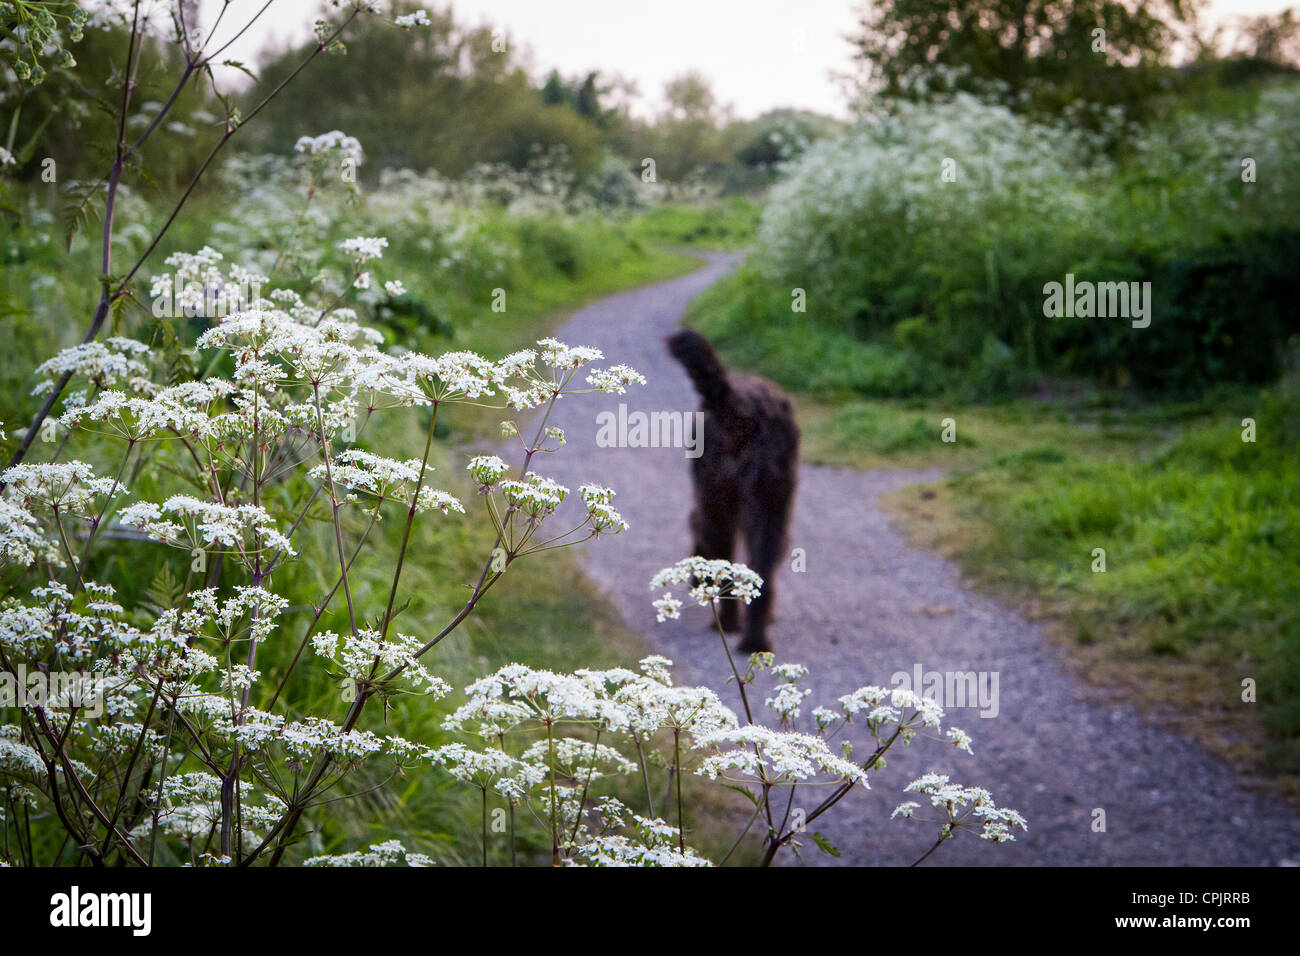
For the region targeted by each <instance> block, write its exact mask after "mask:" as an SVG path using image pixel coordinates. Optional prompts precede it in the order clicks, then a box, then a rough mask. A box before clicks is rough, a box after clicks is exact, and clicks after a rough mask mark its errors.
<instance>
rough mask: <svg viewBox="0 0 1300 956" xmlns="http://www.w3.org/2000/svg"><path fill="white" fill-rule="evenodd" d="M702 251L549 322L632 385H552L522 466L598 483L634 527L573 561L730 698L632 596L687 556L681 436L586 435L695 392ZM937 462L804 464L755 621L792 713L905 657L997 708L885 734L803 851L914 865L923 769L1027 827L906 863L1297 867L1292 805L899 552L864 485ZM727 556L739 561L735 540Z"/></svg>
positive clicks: (701, 627) (702, 654)
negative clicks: (905, 738) (861, 782)
mask: <svg viewBox="0 0 1300 956" xmlns="http://www.w3.org/2000/svg"><path fill="white" fill-rule="evenodd" d="M706 259H707V262H706V264H705V265H704V267H703V268H701V269H700V270H698V271H696V272H694V273H692V274H690V275H687V276H685V277H683V278H679V279H675V280H672V281H669V282H664V283H660V284H658V285H654V286H650V287H647V288H643V289H639V290H636V291H632V292H627V293H623V294H621V295H616V296H612V297H610V298H607V299H603V300H601V301H599V302H597V303H595V304H593V305H591V306H590V307H588V308H586V309H584V310H582V311H581V312H579V313H577V314H576V315H575V316H574V317H573V318H572V319H571V320H570V321H569V322H568V323H566V324H565V325H564V326H563V327H562V328H560V329H559V330H558V331H557V332H556V336H557V337H558V338H559V339H560V340H561V341H564V342H568V343H570V344H575V345H578V344H580V345H590V346H595V347H597V348H600V349H602V350H603V351H604V352H605V355H606V358H607V359H608V360H609V361H610V362H611V363H616V362H626V363H627V364H629V365H632V366H633V367H634V368H636V369H637V370H638V371H640V372H641V373H642V374H644V375H645V376H646V378H647V379H648V380H649V385H648V386H647V387H645V388H633V389H630V390H629V392H628V394H627V395H625V396H610V395H596V396H587V395H583V396H573V397H568V398H566V399H564V405H563V406H562V407H561V408H560V409H559V410H558V411H559V412H560V413H561V414H559V415H558V416H557V418H558V420H559V422H560V423H561V424H562V425H563V426H564V428H565V431H566V434H567V438H568V444H567V446H566V447H565V448H564V449H563V450H562V451H561V452H560V453H559V454H556V455H554V456H553V457H552V456H548V458H549V460H548V461H546V462H544V463H541V466H542V471H543V472H544V473H546V474H550V475H553V476H554V477H555V478H557V479H558V480H559V481H561V482H562V483H564V484H566V485H568V486H569V487H571V488H575V489H576V488H577V486H578V485H579V484H581V483H584V482H596V483H600V484H607V485H609V486H611V487H613V488H614V489H616V491H617V493H618V497H617V499H616V500H615V504H616V505H617V506H618V508H619V509H620V510H621V511H622V513H623V516H624V518H625V519H626V520H627V521H628V523H629V524H630V526H631V528H630V530H629V531H627V532H625V533H624V534H621V535H618V536H615V537H608V538H605V539H601V540H599V541H596V542H592V544H591V545H589V546H586V547H584V548H583V549H580V550H581V551H582V560H583V562H584V567H585V570H586V573H587V574H588V576H589V577H590V579H591V580H592V581H593V582H595V584H596V585H597V586H598V587H599V588H601V589H602V590H603V591H604V592H605V593H606V594H607V596H608V597H609V599H610V600H611V601H612V602H613V603H614V604H615V606H617V607H618V608H619V610H620V611H621V613H622V614H623V616H624V617H625V618H626V620H627V621H628V622H629V624H630V625H631V626H632V627H634V628H636V629H638V630H640V631H641V632H643V633H644V634H645V636H646V639H647V640H648V641H649V642H650V644H651V645H653V646H654V647H655V648H656V649H657V650H658V651H659V652H660V653H662V654H664V655H666V656H667V657H670V658H672V659H673V661H674V662H675V665H676V666H675V668H674V674H675V678H676V680H677V681H678V682H679V683H699V684H705V685H708V686H710V687H712V688H713V689H714V690H715V691H716V692H717V693H718V694H719V695H720V696H721V697H722V699H723V701H724V702H726V703H727V704H728V705H729V706H732V707H735V708H736V709H739V707H738V699H737V696H736V692H735V689H734V687H732V686H730V685H728V684H727V679H728V677H729V676H730V670H729V668H728V665H727V661H726V658H725V656H724V655H723V652H722V647H721V645H720V642H719V640H718V637H717V634H716V633H715V632H713V631H712V629H711V618H710V616H709V615H708V614H707V612H706V611H703V610H701V609H698V608H686V609H684V611H683V617H682V619H681V620H679V621H669V622H666V623H664V624H656V623H655V613H654V609H653V608H652V607H651V604H650V602H651V599H652V597H654V596H657V595H652V594H651V592H650V590H649V587H648V584H649V580H650V578H651V576H652V575H653V574H654V573H655V572H656V571H658V570H659V569H660V568H663V567H666V566H668V565H670V564H672V563H673V562H674V561H676V560H677V559H679V558H682V557H685V556H687V555H688V554H689V553H690V547H691V542H690V535H689V532H688V529H687V513H688V511H689V508H690V468H689V462H688V461H687V460H686V458H685V453H684V452H683V450H682V449H680V448H605V447H598V446H597V442H596V436H597V420H596V416H597V414H598V412H599V411H601V410H605V409H612V410H614V411H615V412H617V405H618V402H625V403H626V405H627V410H628V412H629V413H631V412H634V411H637V410H642V411H646V412H651V411H681V412H687V411H692V410H694V409H695V408H696V407H697V399H696V397H695V394H694V392H693V391H692V390H691V386H690V383H689V381H688V380H687V378H686V376H685V374H684V373H683V372H682V370H681V368H680V367H679V366H678V365H677V364H676V363H675V362H673V360H672V359H671V358H670V357H669V355H668V353H667V351H666V349H665V348H664V345H663V338H664V336H665V335H667V334H668V333H669V332H671V331H672V330H673V329H674V328H676V327H677V326H678V324H679V322H680V320H681V316H682V312H683V310H684V309H685V307H686V305H687V303H688V302H690V300H691V299H692V298H694V297H695V296H696V295H698V294H699V293H700V292H702V291H703V290H704V289H705V288H707V287H708V286H709V285H710V284H712V283H713V282H715V281H716V280H717V279H719V278H720V277H722V276H723V275H725V274H726V273H727V272H728V271H729V270H730V269H732V268H733V267H734V266H735V264H736V262H737V261H738V257H737V256H735V255H732V254H722V253H717V254H710V255H708V256H707V257H706ZM706 440H707V436H706ZM939 477H941V474H940V473H939V472H916V471H910V472H909V471H870V472H858V471H853V470H850V469H841V468H823V467H814V466H808V465H805V466H804V467H803V468H802V469H801V471H800V478H799V492H798V496H797V499H796V506H795V513H794V522H793V528H792V532H791V542H790V544H791V547H792V548H802V549H803V550H804V552H805V554H806V562H807V570H806V571H805V572H804V573H796V572H794V571H793V570H792V569H791V566H790V563H789V562H787V564H786V566H785V567H784V568H783V570H782V571H781V573H780V575H779V577H778V581H777V600H776V613H777V617H776V621H775V623H774V625H773V627H772V631H771V635H772V639H773V641H774V643H775V645H776V648H777V660H778V661H789V662H795V663H801V664H804V665H806V666H807V667H808V668H809V670H810V672H811V673H810V675H809V677H808V678H807V679H806V680H805V681H804V682H802V683H803V685H804V686H806V687H808V688H811V689H812V691H813V693H812V694H811V696H810V697H809V698H808V699H807V701H806V703H805V706H804V718H805V719H806V718H807V715H808V713H809V712H810V711H811V710H812V708H813V707H815V706H817V705H819V704H825V705H827V706H834V705H835V698H836V697H837V696H838V695H840V694H845V693H848V692H850V691H852V690H853V689H855V688H857V687H859V686H861V685H864V684H880V685H886V686H888V685H889V683H890V678H891V675H893V674H895V673H896V672H899V671H906V672H908V673H913V672H914V671H915V669H916V668H917V666H918V665H919V666H920V668H921V670H922V671H926V672H929V671H939V672H948V671H956V672H976V673H980V672H983V673H985V674H987V675H990V677H991V675H994V674H996V675H997V679H998V683H997V688H998V701H997V703H998V709H997V714H996V716H988V717H981V716H979V709H978V708H974V707H968V708H956V709H949V710H948V714H947V716H946V718H945V724H948V723H951V724H954V725H956V726H959V727H963V728H964V729H966V730H967V731H968V732H969V733H970V734H971V735H972V737H973V738H974V751H975V756H973V757H972V756H969V755H966V754H962V753H959V752H957V751H956V750H954V749H953V748H951V747H950V746H944V745H942V744H940V743H938V742H935V741H931V740H918V741H917V742H916V743H915V744H913V746H911V747H910V748H907V749H906V750H903V749H901V748H899V749H895V750H894V751H891V755H890V758H889V761H888V768H887V769H886V770H884V771H882V772H881V773H878V774H875V775H873V778H872V779H873V784H872V789H871V790H870V791H865V792H863V791H857V792H855V793H854V794H853V795H852V796H851V797H849V798H847V799H845V800H843V801H841V803H840V804H839V805H837V806H836V807H835V808H834V809H833V810H832V811H831V812H830V813H828V814H827V815H826V816H824V817H822V818H820V819H819V820H817V821H816V823H815V824H814V825H812V826H811V827H810V828H809V829H810V830H817V831H819V832H821V833H822V834H824V835H825V836H826V837H827V838H829V839H830V840H831V842H832V843H834V844H835V845H836V846H837V847H838V848H839V849H840V850H841V854H842V855H841V856H840V857H839V858H834V857H831V856H829V855H828V854H825V853H822V852H819V851H818V850H817V848H816V847H815V846H814V845H813V843H812V841H811V840H808V841H805V846H804V849H803V850H802V861H803V862H805V863H812V864H830V865H846V864H848V865H886V864H887V865H897V864H908V863H911V862H912V861H913V860H915V859H916V858H917V857H918V856H920V855H921V853H923V852H924V851H925V849H927V848H928V847H929V845H930V844H931V843H932V842H933V839H934V832H935V831H934V830H933V828H932V825H931V824H928V823H920V822H915V821H910V822H909V821H903V820H897V821H892V822H891V821H890V820H889V814H890V812H891V811H892V809H893V808H894V807H895V806H896V805H897V804H898V803H900V802H902V801H903V799H904V796H903V794H902V792H901V791H902V788H903V786H905V785H906V783H907V782H908V781H910V780H912V779H914V778H915V777H917V776H920V775H921V774H923V773H925V772H927V771H931V770H933V771H937V772H941V773H950V774H951V776H952V778H953V780H954V781H955V782H958V783H962V784H967V785H978V786H983V787H986V788H988V789H989V790H991V791H992V792H993V795H994V798H995V799H996V801H997V802H998V804H999V805H1002V806H1009V807H1015V808H1017V809H1019V810H1020V811H1021V812H1023V813H1024V814H1025V816H1026V817H1027V818H1028V820H1029V832H1028V833H1022V834H1020V835H1019V836H1018V837H1017V842H1015V843H1012V844H1006V845H1002V846H993V845H989V844H987V843H985V842H984V841H982V840H979V839H977V838H975V837H974V836H973V835H962V836H960V837H959V838H957V839H954V840H952V841H950V842H949V843H948V844H946V845H945V846H943V847H941V848H940V849H939V851H938V852H936V853H935V855H934V856H932V857H931V858H930V859H929V860H928V861H926V863H925V864H924V865H925V866H941V865H945V864H971V865H982V864H989V865H994V864H1003V865H1021V866H1023V865H1120V864H1124V865H1209V864H1217V865H1230V866H1231V865H1288V864H1300V817H1297V815H1296V814H1295V813H1293V812H1292V811H1291V810H1290V809H1288V808H1287V807H1286V806H1285V805H1283V804H1281V803H1278V802H1276V801H1272V800H1269V799H1268V798H1266V797H1263V796H1260V795H1257V794H1255V793H1252V792H1249V791H1246V790H1244V789H1242V788H1241V787H1240V786H1239V785H1238V784H1237V783H1236V780H1235V776H1234V774H1233V773H1232V771H1231V770H1230V769H1229V768H1227V767H1226V766H1224V765H1223V764H1221V763H1220V762H1219V761H1217V760H1216V759H1215V758H1213V757H1212V756H1211V755H1210V754H1208V753H1207V752H1206V751H1205V750H1204V749H1203V748H1201V747H1200V746H1199V745H1198V744H1196V743H1195V742H1193V741H1189V740H1186V739H1182V738H1180V737H1177V736H1174V735H1172V734H1170V733H1169V732H1168V731H1166V730H1164V729H1162V728H1160V727H1159V726H1157V725H1155V724H1154V723H1152V722H1151V721H1149V720H1148V719H1145V718H1144V717H1143V716H1142V715H1141V714H1140V713H1139V712H1138V710H1137V708H1135V707H1133V706H1129V705H1117V704H1116V703H1114V702H1113V701H1109V702H1108V701H1105V700H1103V699H1102V697H1103V695H1102V694H1100V693H1099V692H1097V691H1096V690H1093V689H1090V688H1087V687H1085V686H1084V685H1082V684H1081V683H1079V682H1078V681H1077V680H1075V679H1074V678H1073V677H1071V676H1070V675H1069V674H1068V673H1067V669H1066V667H1065V661H1064V659H1063V657H1062V654H1063V653H1064V652H1063V651H1062V650H1061V649H1059V648H1056V647H1053V646H1050V645H1049V644H1048V643H1047V642H1046V641H1045V639H1044V637H1043V635H1041V634H1040V633H1039V630H1038V628H1037V626H1036V625H1034V624H1032V623H1030V622H1028V621H1026V620H1024V619H1023V618H1021V617H1020V616H1018V615H1017V614H1015V613H1013V612H1011V611H1009V610H1007V609H1006V608H1004V607H1002V606H1000V605H999V604H998V603H996V602H995V601H993V600H991V599H989V598H985V597H982V596H981V595H979V594H977V593H974V592H972V591H970V590H968V589H967V588H966V587H964V586H963V584H962V582H961V580H960V576H959V574H958V571H957V569H956V568H955V567H954V566H953V565H952V564H950V563H949V562H947V561H945V560H944V559H942V558H940V557H936V556H933V555H930V554H927V553H924V552H921V551H917V550H914V549H912V548H909V547H908V546H907V545H906V544H905V543H904V541H903V539H902V538H901V537H900V536H899V535H898V534H896V533H895V532H894V531H893V530H891V528H890V526H889V523H888V521H887V520H886V518H885V515H884V514H883V513H882V512H881V510H880V508H879V506H878V503H877V502H878V498H879V496H880V495H881V494H883V493H886V492H889V491H892V490H894V489H895V488H899V487H901V486H903V485H906V484H909V483H914V482H927V481H934V480H937V479H938V478H939ZM737 559H738V560H743V559H744V554H743V551H742V552H741V553H739V554H738V555H737ZM949 609H951V613H949ZM731 640H732V642H733V644H734V642H735V638H734V637H733V638H731ZM990 686H991V685H990ZM762 698H763V694H762V693H760V695H759V699H758V701H757V704H758V706H760V707H761V704H762ZM756 716H757V715H756ZM859 746H861V745H859ZM821 793H822V792H821V791H808V790H806V789H805V790H801V791H800V795H799V796H800V799H799V800H798V803H800V804H804V805H805V806H804V809H805V812H807V809H809V808H811V807H812V806H815V805H816V803H817V802H818V801H819V800H820V799H821ZM805 801H806V803H805ZM1097 809H1101V810H1104V811H1105V832H1094V819H1095V810H1097ZM784 859H785V860H786V862H787V863H788V862H790V861H792V860H793V857H792V856H790V855H789V854H784Z"/></svg>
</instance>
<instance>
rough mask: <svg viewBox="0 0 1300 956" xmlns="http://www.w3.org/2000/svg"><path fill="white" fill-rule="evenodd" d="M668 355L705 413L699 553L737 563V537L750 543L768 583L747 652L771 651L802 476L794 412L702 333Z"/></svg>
mask: <svg viewBox="0 0 1300 956" xmlns="http://www.w3.org/2000/svg"><path fill="white" fill-rule="evenodd" d="M668 350H669V351H670V352H671V353H672V355H673V357H674V358H676V359H677V361H679V362H680V363H681V364H682V366H683V367H684V368H685V369H686V372H687V374H688V375H689V376H690V377H691V381H692V382H693V383H694V385H695V390H696V392H698V393H699V396H700V404H701V406H702V409H703V412H704V421H703V432H702V434H701V442H702V450H701V454H700V456H699V457H698V458H696V459H695V461H694V469H695V474H694V477H695V512H694V514H693V515H692V519H691V523H692V527H693V528H694V531H695V544H696V550H697V552H698V553H699V554H700V555H702V556H703V557H708V558H726V559H728V560H730V559H731V558H732V550H733V547H734V544H733V542H734V539H735V536H736V533H737V531H739V532H740V533H741V534H742V535H743V536H744V538H745V542H746V545H747V549H748V552H749V556H748V557H749V562H748V563H749V565H750V567H752V568H753V569H754V570H755V571H756V572H758V573H759V574H760V575H762V577H763V580H764V582H765V583H764V587H763V595H762V597H761V598H760V599H759V600H758V601H755V602H754V604H753V605H752V606H751V608H750V612H749V617H748V621H747V623H746V627H745V633H746V636H745V641H744V643H743V644H742V645H741V647H742V649H745V650H751V651H754V650H767V649H768V646H769V645H768V642H767V638H766V634H765V627H766V622H767V617H768V615H769V613H770V609H771V602H772V596H773V591H774V581H773V580H772V578H773V575H774V572H775V570H776V567H777V565H778V563H779V562H780V560H781V557H782V555H783V553H784V550H785V546H786V539H787V532H788V526H789V521H790V511H791V506H792V504H793V500H794V491H795V483H796V480H797V476H798V456H799V428H798V425H796V423H795V417H794V406H793V404H792V403H791V401H790V398H789V396H787V395H786V394H785V392H783V391H782V390H781V389H780V388H779V387H777V385H776V384H775V383H773V382H769V381H768V380H767V379H764V378H758V377H756V376H750V375H730V374H728V372H727V370H726V369H725V368H724V367H723V365H722V362H721V361H719V359H718V356H717V353H716V352H715V351H714V350H713V346H712V345H710V344H709V341H708V340H707V339H706V338H704V336H702V335H700V334H699V333H698V332H695V331H692V330H690V329H685V330H682V331H680V332H676V333H674V334H673V335H671V336H669V338H668Z"/></svg>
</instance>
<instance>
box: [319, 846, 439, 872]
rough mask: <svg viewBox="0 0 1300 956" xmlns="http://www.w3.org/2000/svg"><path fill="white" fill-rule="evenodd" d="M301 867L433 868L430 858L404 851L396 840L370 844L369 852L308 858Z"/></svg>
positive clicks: (360, 851)
mask: <svg viewBox="0 0 1300 956" xmlns="http://www.w3.org/2000/svg"><path fill="white" fill-rule="evenodd" d="M302 865H303V866H373V867H389V866H421V867H423V866H433V865H434V862H433V859H432V858H431V857H428V856H426V855H425V854H423V853H415V852H412V851H411V850H408V849H406V847H404V846H402V844H401V843H400V842H399V841H397V840H387V841H385V842H384V843H372V844H371V845H370V849H369V850H353V851H352V852H351V853H335V854H325V855H323V856H312V857H308V858H307V859H306V860H304V861H303V864H302Z"/></svg>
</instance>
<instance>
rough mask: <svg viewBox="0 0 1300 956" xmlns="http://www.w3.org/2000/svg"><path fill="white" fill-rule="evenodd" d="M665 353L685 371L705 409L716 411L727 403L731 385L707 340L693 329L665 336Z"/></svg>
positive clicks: (725, 371) (716, 354)
mask: <svg viewBox="0 0 1300 956" xmlns="http://www.w3.org/2000/svg"><path fill="white" fill-rule="evenodd" d="M668 351H669V352H671V353H672V356H673V358H675V359H677V361H679V362H681V363H682V366H683V367H684V368H685V369H686V374H688V375H689V376H690V377H691V381H692V382H694V383H695V390H696V391H697V392H699V393H700V400H701V401H702V402H703V403H704V407H705V408H706V409H711V408H719V407H721V406H722V405H723V404H724V403H725V402H726V401H727V398H728V397H729V396H730V395H731V382H730V381H729V380H728V378H727V370H726V369H725V368H723V367H722V363H721V362H720V361H718V353H717V352H715V351H713V346H712V345H710V344H709V340H708V339H706V338H705V337H704V336H702V335H700V333H699V332H696V331H693V330H692V329H682V330H681V331H680V332H674V333H673V334H672V335H670V336H668Z"/></svg>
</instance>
